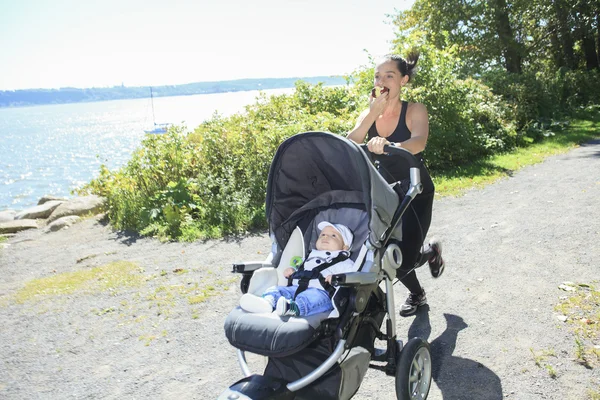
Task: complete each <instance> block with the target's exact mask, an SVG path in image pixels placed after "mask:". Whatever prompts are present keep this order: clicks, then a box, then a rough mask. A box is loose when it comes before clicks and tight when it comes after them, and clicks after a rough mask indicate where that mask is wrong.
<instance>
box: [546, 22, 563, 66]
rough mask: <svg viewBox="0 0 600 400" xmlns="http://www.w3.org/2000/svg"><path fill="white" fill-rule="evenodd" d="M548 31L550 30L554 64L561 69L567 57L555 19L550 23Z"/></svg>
mask: <svg viewBox="0 0 600 400" xmlns="http://www.w3.org/2000/svg"><path fill="white" fill-rule="evenodd" d="M548 31H549V32H550V51H551V52H552V60H553V61H554V66H555V67H556V68H557V69H559V68H562V67H564V66H565V65H566V64H565V57H564V54H563V51H562V46H561V44H560V38H559V37H558V26H557V24H555V23H554V22H553V21H549V23H548Z"/></svg>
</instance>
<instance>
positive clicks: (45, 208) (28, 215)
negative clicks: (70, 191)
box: [15, 200, 63, 219]
mask: <svg viewBox="0 0 600 400" xmlns="http://www.w3.org/2000/svg"><path fill="white" fill-rule="evenodd" d="M62 203H63V201H62V200H60V201H59V200H51V201H47V202H45V203H44V204H42V205H39V206H35V207H31V208H28V209H27V210H24V211H21V212H19V213H17V214H16V215H15V219H39V218H43V219H46V218H48V217H49V216H50V214H52V211H54V210H55V209H56V207H58V206H59V205H61V204H62Z"/></svg>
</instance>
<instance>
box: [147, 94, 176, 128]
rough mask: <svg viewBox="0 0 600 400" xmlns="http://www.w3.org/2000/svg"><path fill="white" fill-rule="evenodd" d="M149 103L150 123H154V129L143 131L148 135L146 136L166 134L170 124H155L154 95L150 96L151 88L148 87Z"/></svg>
mask: <svg viewBox="0 0 600 400" xmlns="http://www.w3.org/2000/svg"><path fill="white" fill-rule="evenodd" d="M150 103H151V104H152V122H153V123H154V129H151V130H144V132H145V133H148V134H162V133H167V130H168V129H169V126H170V125H171V124H169V123H162V124H157V123H156V118H155V117H154V95H153V94H152V87H150Z"/></svg>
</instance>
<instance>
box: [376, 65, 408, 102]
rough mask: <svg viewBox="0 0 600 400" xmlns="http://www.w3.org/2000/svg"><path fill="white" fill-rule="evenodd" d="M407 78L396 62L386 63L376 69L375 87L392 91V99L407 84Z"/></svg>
mask: <svg viewBox="0 0 600 400" xmlns="http://www.w3.org/2000/svg"><path fill="white" fill-rule="evenodd" d="M406 81H407V79H406V77H405V76H402V74H401V73H400V71H399V70H398V65H397V64H396V62H395V61H391V60H390V61H385V62H383V63H381V64H379V65H377V66H376V67H375V79H374V81H373V83H374V84H375V86H379V87H386V88H388V89H390V97H394V96H395V95H397V94H398V93H399V92H400V88H401V87H402V86H404V85H405V84H406Z"/></svg>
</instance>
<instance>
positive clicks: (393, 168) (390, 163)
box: [367, 101, 435, 194]
mask: <svg viewBox="0 0 600 400" xmlns="http://www.w3.org/2000/svg"><path fill="white" fill-rule="evenodd" d="M407 109H408V102H407V101H403V102H402V110H401V111H400V120H399V121H398V125H397V126H396V129H394V132H392V134H391V135H390V136H388V137H386V139H387V140H389V141H390V142H404V141H405V140H408V139H410V138H411V132H410V130H409V129H408V126H406V110H407ZM367 135H368V138H369V139H371V138H374V137H376V136H379V133H378V132H377V126H376V124H375V122H373V125H371V127H370V128H369V132H368V134H367ZM373 156H374V158H375V160H377V161H379V168H380V169H381V168H383V171H382V175H383V177H384V178H385V179H386V180H387V181H388V183H393V182H397V181H403V180H406V179H409V178H410V172H409V171H410V170H409V167H408V163H406V162H405V161H404V159H402V158H400V157H393V156H387V155H384V154H381V155H379V154H374V155H373ZM415 157H416V158H417V160H419V161H420V162H421V166H420V170H421V182H422V183H423V193H422V194H426V193H431V192H433V191H434V190H435V187H434V186H433V181H432V180H431V176H430V175H429V171H427V167H426V166H425V160H424V158H423V153H422V152H421V153H418V154H415Z"/></svg>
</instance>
